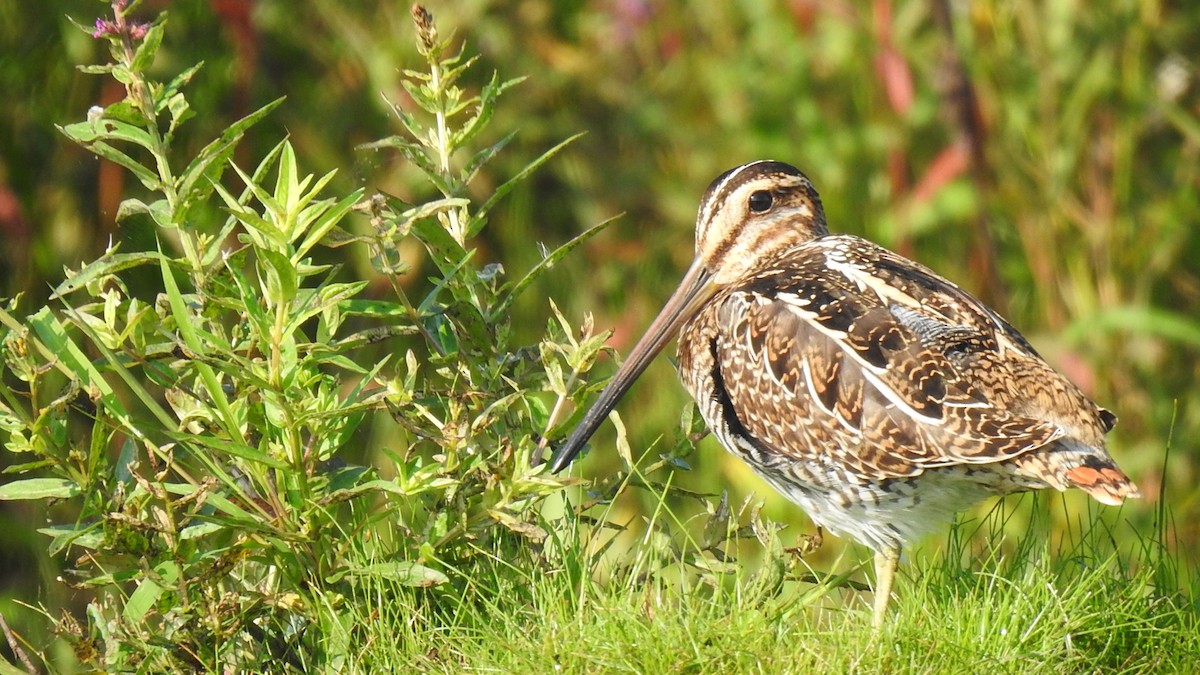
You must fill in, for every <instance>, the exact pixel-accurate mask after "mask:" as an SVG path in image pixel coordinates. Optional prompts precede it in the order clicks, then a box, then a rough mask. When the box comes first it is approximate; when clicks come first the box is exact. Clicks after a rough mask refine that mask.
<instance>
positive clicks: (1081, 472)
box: [550, 160, 1140, 630]
mask: <svg viewBox="0 0 1200 675" xmlns="http://www.w3.org/2000/svg"><path fill="white" fill-rule="evenodd" d="M675 337H678V370H679V375H680V378H681V380H682V381H683V384H684V386H685V388H686V389H687V390H688V392H689V393H690V394H691V396H692V398H693V399H695V402H696V404H697V408H698V410H699V412H700V414H701V416H702V417H703V418H704V420H705V423H706V424H707V426H708V428H709V429H710V430H711V431H712V433H713V434H714V435H715V436H716V438H717V439H718V440H719V441H720V443H721V445H723V446H724V447H725V449H726V450H728V451H729V452H731V453H732V454H734V455H736V456H737V457H739V458H741V459H742V460H744V461H745V463H746V464H748V465H749V466H750V467H751V468H752V469H753V470H754V472H755V473H757V474H758V475H759V476H760V477H762V478H763V479H764V480H765V482H766V483H768V484H769V485H770V486H771V487H773V488H774V489H775V490H777V491H778V492H779V493H780V494H782V495H783V496H784V497H785V498H787V499H788V500H789V501H791V502H793V503H794V504H796V505H797V506H799V507H800V508H801V509H803V510H804V511H805V512H806V513H807V514H808V516H809V518H810V519H811V520H812V521H813V522H814V524H815V525H817V526H818V527H819V528H821V529H822V530H828V531H830V532H832V533H833V534H836V535H839V536H843V537H848V538H850V539H852V540H855V541H857V542H859V543H860V544H863V545H864V546H866V547H867V548H869V549H871V550H872V551H873V552H874V568H875V569H874V571H875V583H874V589H873V590H874V603H873V610H874V612H873V617H872V626H873V628H874V629H875V630H879V629H881V628H882V627H883V626H884V625H885V624H886V615H887V607H888V602H889V599H890V597H891V594H892V587H893V581H894V579H895V575H896V569H897V566H898V564H899V561H900V554H901V551H902V549H903V548H904V547H906V546H910V545H912V544H913V543H915V542H916V541H917V540H919V539H920V538H921V537H923V536H925V535H927V534H930V533H932V531H933V530H935V529H937V527H938V526H939V525H943V524H945V523H947V522H949V521H950V520H951V519H952V518H953V517H954V515H955V514H956V513H957V512H958V511H961V510H963V509H965V508H967V507H970V506H971V505H973V504H975V503H977V502H979V501H981V500H982V499H984V498H986V497H988V496H991V495H1004V494H1009V493H1014V492H1022V491H1027V490H1039V489H1045V488H1053V489H1057V490H1060V491H1061V490H1066V489H1068V488H1078V489H1081V490H1083V491H1084V492H1086V493H1087V494H1089V495H1091V496H1092V497H1093V498H1095V499H1096V500H1097V501H1099V502H1101V503H1102V504H1107V505H1120V504H1121V503H1123V501H1124V500H1125V499H1127V498H1136V497H1139V496H1140V493H1139V491H1138V488H1137V486H1136V485H1135V484H1134V483H1133V481H1131V480H1130V478H1129V477H1128V476H1127V475H1126V474H1125V473H1124V472H1123V471H1122V470H1121V469H1120V468H1118V466H1117V465H1116V463H1115V462H1114V460H1113V459H1112V457H1110V456H1109V454H1108V452H1107V451H1106V449H1105V435H1106V434H1107V432H1109V431H1111V430H1112V428H1113V426H1114V425H1115V424H1116V421H1117V418H1116V416H1115V415H1114V414H1113V413H1112V412H1110V411H1108V410H1106V409H1104V408H1101V407H1099V406H1098V405H1097V404H1096V403H1094V402H1093V401H1091V400H1090V399H1089V398H1088V397H1087V396H1086V395H1085V394H1084V393H1083V392H1082V391H1081V390H1080V389H1079V388H1078V387H1077V386H1076V385H1074V384H1073V383H1071V381H1070V380H1068V379H1067V378H1066V377H1065V376H1064V375H1062V374H1060V373H1058V372H1057V371H1055V370H1054V369H1053V368H1052V367H1051V366H1050V365H1048V364H1047V363H1046V361H1045V360H1043V359H1042V357H1041V356H1039V355H1038V353H1037V351H1036V350H1034V348H1033V346H1031V345H1030V343H1029V341H1028V340H1026V339H1025V338H1024V337H1023V336H1022V335H1021V334H1020V333H1019V332H1018V331H1017V330H1016V329H1015V328H1013V326H1012V325H1010V324H1009V322H1008V321H1006V320H1005V319H1004V318H1002V317H1001V316H1000V315H999V314H998V313H996V312H995V311H993V310H992V309H990V308H988V307H987V306H986V305H984V303H982V302H981V301H979V300H978V299H976V298H975V297H973V296H972V295H970V294H969V293H967V292H966V291H964V290H963V289H961V288H960V287H959V286H957V285H955V284H954V283H952V282H951V281H949V280H947V279H946V278H944V277H942V276H941V275H939V274H937V273H936V272H934V271H933V270H931V269H929V268H928V267H926V266H924V265H922V264H920V263H917V262H914V261H912V260H910V259H908V258H905V257H903V256H901V255H899V254H897V253H894V252H892V251H890V250H888V249H886V248H884V247H882V246H879V245H877V244H875V243H872V242H871V241H869V240H867V239H864V238H861V237H858V236H854V235H850V234H838V233H831V232H830V231H829V228H828V226H827V224H826V220H825V214H824V210H823V208H822V206H821V198H820V196H819V195H818V193H817V190H816V188H815V187H814V186H813V183H812V181H810V180H809V178H808V177H807V176H805V175H804V174H803V173H801V172H800V170H798V169H796V168H795V167H793V166H791V165H789V164H786V163H783V162H778V161H774V160H760V161H755V162H751V163H748V164H744V165H742V166H738V167H736V168H733V169H730V170H729V171H726V172H725V173H723V174H721V175H720V176H718V177H717V178H716V179H714V180H713V181H712V183H711V184H710V185H709V186H708V189H707V191H706V192H705V194H704V197H703V199H702V200H701V203H700V207H699V211H698V214H697V218H696V234H695V258H694V260H693V262H692V264H691V266H690V267H689V268H688V270H687V272H686V273H685V274H684V276H683V279H682V281H681V282H680V284H679V286H678V288H676V289H675V291H674V292H673V293H672V295H671V296H670V299H669V300H668V301H667V302H666V305H665V306H664V307H663V309H662V311H661V312H660V313H659V314H658V316H657V317H656V318H655V319H654V320H653V321H652V322H651V324H650V326H649V327H648V328H647V329H646V332H645V334H644V335H643V336H642V337H641V338H640V339H639V341H638V342H637V344H636V345H635V346H634V348H633V350H632V351H631V352H630V354H629V356H628V357H627V358H626V359H625V361H624V362H623V364H622V365H621V366H620V368H619V369H618V370H617V372H616V373H615V374H614V375H613V377H612V379H611V380H610V381H609V382H608V384H607V385H606V386H605V388H604V389H603V390H602V391H601V393H600V395H599V396H598V398H597V399H596V401H595V402H594V403H593V405H592V406H591V407H590V409H588V411H587V412H586V413H585V414H584V416H583V417H582V419H581V420H580V422H579V423H578V425H577V426H576V427H575V428H574V430H573V431H572V433H571V434H570V435H569V436H568V437H567V439H566V440H565V441H564V442H563V443H562V445H561V446H560V447H559V448H558V449H557V451H556V452H555V454H554V456H553V458H552V460H551V465H550V469H551V471H552V472H554V473H558V472H560V471H562V470H563V469H564V468H565V467H566V466H567V465H569V464H570V463H571V462H572V461H573V460H574V459H575V457H576V456H577V455H578V454H579V452H580V451H581V449H582V448H583V447H584V445H585V444H586V443H587V441H588V439H589V438H590V437H591V436H592V435H593V433H595V431H596V429H597V428H598V427H599V426H600V424H601V423H602V422H603V420H604V419H605V418H606V417H607V416H608V415H609V413H610V412H611V411H612V410H613V408H614V407H615V406H616V404H617V403H618V401H619V400H620V399H621V397H622V396H623V395H624V394H625V392H626V391H627V390H628V389H629V388H630V386H631V385H632V384H633V383H634V381H635V380H636V379H637V378H638V377H639V376H640V375H641V373H642V372H643V371H644V370H645V369H646V367H647V366H648V365H649V364H650V362H651V361H652V360H653V359H654V358H655V356H656V355H657V354H658V353H659V352H660V351H662V349H663V348H664V347H665V346H666V345H667V344H668V343H669V342H670V341H671V340H672V339H673V338H675Z"/></svg>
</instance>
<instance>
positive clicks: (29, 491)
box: [0, 478, 79, 501]
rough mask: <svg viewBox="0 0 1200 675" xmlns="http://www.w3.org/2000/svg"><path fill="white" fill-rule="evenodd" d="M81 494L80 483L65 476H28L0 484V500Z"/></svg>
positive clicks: (65, 496) (58, 497) (57, 497)
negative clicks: (64, 477)
mask: <svg viewBox="0 0 1200 675" xmlns="http://www.w3.org/2000/svg"><path fill="white" fill-rule="evenodd" d="M77 494H79V484H78V483H76V482H75V481H71V480H66V479H63V478H26V479H24V480H15V481H13V482H11V483H5V484H4V485H0V500H6V501H16V500H22V499H49V498H55V499H66V498H68V497H74V496H75V495H77Z"/></svg>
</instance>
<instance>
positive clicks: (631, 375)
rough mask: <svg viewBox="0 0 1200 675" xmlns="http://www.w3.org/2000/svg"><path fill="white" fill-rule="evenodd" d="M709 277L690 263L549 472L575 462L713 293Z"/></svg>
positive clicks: (715, 288)
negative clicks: (657, 357)
mask: <svg viewBox="0 0 1200 675" xmlns="http://www.w3.org/2000/svg"><path fill="white" fill-rule="evenodd" d="M710 277H711V275H710V274H709V273H708V272H707V271H706V270H705V269H704V267H703V266H702V265H701V264H700V261H698V260H697V261H696V262H694V263H692V266H691V267H690V268H689V269H688V271H687V274H686V275H684V277H683V281H681V282H680V283H679V287H678V288H676V289H675V292H674V293H672V294H671V299H670V300H668V301H667V304H666V306H665V307H663V309H662V311H661V312H659V313H658V316H657V317H655V319H654V322H653V323H651V324H650V327H649V328H647V329H646V334H645V335H643V336H642V339H641V340H638V343H637V345H635V346H634V348H633V351H632V352H630V353H629V357H628V358H626V359H625V363H623V364H622V365H621V368H620V370H618V371H617V374H616V375H613V378H612V380H610V381H609V383H608V386H606V387H604V390H603V391H601V392H600V398H598V399H596V402H595V403H594V404H592V407H591V409H590V410H588V411H587V414H586V415H584V416H583V420H582V421H581V422H580V423H579V426H577V427H575V430H574V431H572V432H571V436H570V437H569V438H567V441H566V443H564V444H563V446H562V447H561V448H559V449H558V453H557V454H555V455H554V462H553V463H552V464H551V466H550V470H551V471H553V472H554V473H558V472H559V471H562V470H563V469H564V468H566V466H567V465H568V464H570V463H571V461H572V460H574V459H575V456H576V455H578V454H579V451H580V450H582V449H583V445H584V444H585V443H587V441H588V439H589V438H591V437H592V434H594V433H596V429H597V428H598V427H599V426H600V423H601V422H603V421H604V418H606V417H608V413H610V412H612V409H613V408H614V407H616V405H617V402H618V401H620V400H621V397H622V396H624V395H625V392H626V391H628V390H629V387H630V386H632V385H633V383H634V381H636V380H637V378H638V376H639V375H641V374H642V372H643V371H644V370H646V366H649V365H650V362H651V361H653V360H654V357H655V356H657V355H658V353H659V352H661V351H662V348H663V347H665V346H666V345H667V343H668V342H670V341H671V338H673V337H675V334H676V333H678V332H679V329H680V328H681V327H682V326H683V324H685V323H687V320H688V319H690V318H692V317H693V316H695V315H696V312H697V311H698V310H699V309H700V307H701V306H702V305H703V304H704V303H705V302H706V301H707V300H708V299H709V298H711V297H712V296H713V294H714V293H716V291H717V286H716V285H715V284H713V283H712V282H711V281H710Z"/></svg>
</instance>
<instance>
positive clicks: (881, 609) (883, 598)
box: [872, 546, 900, 631]
mask: <svg viewBox="0 0 1200 675" xmlns="http://www.w3.org/2000/svg"><path fill="white" fill-rule="evenodd" d="M899 563H900V547H899V546H897V547H894V548H885V549H883V550H882V551H876V552H875V619H874V621H873V622H872V625H873V626H874V628H875V630H876V631H878V630H880V629H881V628H883V622H884V619H886V618H887V606H888V600H890V599H891V597H892V582H893V581H895V580H896V566H897V565H899Z"/></svg>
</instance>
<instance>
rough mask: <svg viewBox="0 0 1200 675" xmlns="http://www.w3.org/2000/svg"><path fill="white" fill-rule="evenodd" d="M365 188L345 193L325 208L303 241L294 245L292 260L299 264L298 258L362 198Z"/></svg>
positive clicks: (314, 244) (322, 237)
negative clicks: (296, 245)
mask: <svg viewBox="0 0 1200 675" xmlns="http://www.w3.org/2000/svg"><path fill="white" fill-rule="evenodd" d="M364 192H365V190H363V189H362V188H359V189H357V190H355V191H354V192H352V193H350V194H349V195H347V196H346V197H345V198H343V199H342V200H341V201H339V202H338V203H337V204H334V205H333V206H331V207H329V208H327V209H325V211H324V212H323V213H322V214H321V215H320V217H318V218H317V219H316V221H315V222H313V223H312V225H310V226H309V229H308V234H307V235H305V237H304V241H303V242H301V243H300V245H299V246H298V247H296V252H295V253H293V254H292V262H293V263H295V264H297V265H298V264H300V260H301V259H302V258H303V257H304V256H306V255H308V252H309V250H310V249H312V247H313V246H316V245H317V243H318V242H320V241H321V240H322V239H324V238H325V235H326V234H327V233H328V232H329V231H330V230H331V229H333V227H334V226H335V225H337V224H338V223H339V222H341V220H342V218H345V217H346V214H347V213H349V212H350V209H352V208H354V205H355V204H357V203H358V200H360V199H362V196H363V193H364Z"/></svg>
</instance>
